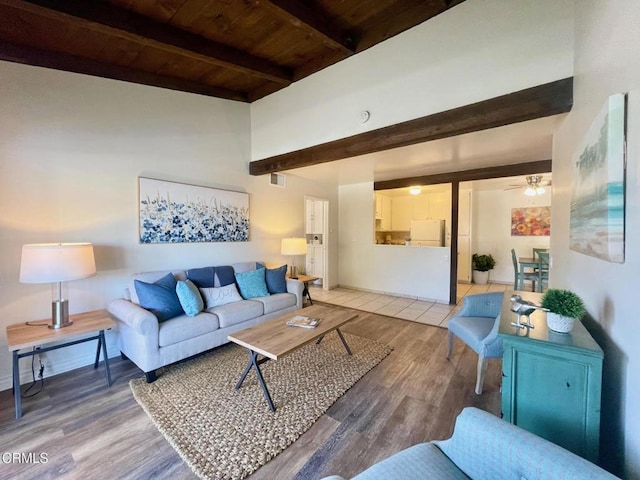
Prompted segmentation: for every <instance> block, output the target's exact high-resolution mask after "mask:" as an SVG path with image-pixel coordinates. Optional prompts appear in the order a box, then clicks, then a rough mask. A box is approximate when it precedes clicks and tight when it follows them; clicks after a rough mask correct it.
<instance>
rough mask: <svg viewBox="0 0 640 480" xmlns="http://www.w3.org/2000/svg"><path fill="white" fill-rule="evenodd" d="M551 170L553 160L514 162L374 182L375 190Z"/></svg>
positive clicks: (531, 173)
mask: <svg viewBox="0 0 640 480" xmlns="http://www.w3.org/2000/svg"><path fill="white" fill-rule="evenodd" d="M550 171H551V160H539V161H536V162H527V163H514V164H512V165H499V166H497V167H486V168H476V169H473V170H461V171H457V172H447V173H437V174H434V175H422V176H419V177H407V178H398V179H395V180H384V181H380V182H374V184H373V189H374V190H389V189H393V188H404V187H412V186H414V185H438V184H441V183H453V182H469V181H471V180H486V179H488V178H504V177H517V176H519V175H533V174H536V173H545V172H550Z"/></svg>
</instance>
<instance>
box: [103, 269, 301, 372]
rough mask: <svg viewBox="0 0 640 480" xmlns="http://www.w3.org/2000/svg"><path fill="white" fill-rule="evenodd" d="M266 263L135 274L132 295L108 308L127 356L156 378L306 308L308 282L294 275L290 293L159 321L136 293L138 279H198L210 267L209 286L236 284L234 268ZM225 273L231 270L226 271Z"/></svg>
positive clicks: (242, 270)
mask: <svg viewBox="0 0 640 480" xmlns="http://www.w3.org/2000/svg"><path fill="white" fill-rule="evenodd" d="M260 266H261V264H256V262H248V263H238V264H233V265H231V266H225V267H206V268H202V269H194V270H173V271H158V272H146V273H137V274H133V275H132V276H131V279H130V283H129V288H128V289H127V290H128V297H129V298H121V299H117V300H113V301H112V302H110V303H109V305H108V307H107V309H108V311H109V313H111V315H112V316H113V317H114V319H115V320H116V324H117V332H118V336H119V344H120V351H121V352H122V354H123V356H125V357H127V358H129V359H130V360H132V361H133V362H134V363H135V364H136V365H137V366H138V367H139V368H140V369H141V370H142V371H143V372H144V373H145V376H146V378H147V382H152V381H154V380H155V379H156V369H158V368H160V367H163V366H165V365H169V364H171V363H174V362H177V361H179V360H183V359H185V358H189V357H191V356H193V355H197V354H199V353H202V352H205V351H207V350H210V349H212V348H214V347H217V346H219V345H222V344H224V343H227V342H228V340H227V335H229V334H230V333H233V332H237V331H239V330H242V329H245V328H248V327H251V326H254V325H257V324H258V323H260V322H264V321H266V320H270V319H272V318H276V317H278V316H281V315H283V314H286V313H288V312H292V311H295V310H298V309H300V308H302V302H303V296H302V291H303V289H304V285H303V284H302V282H300V281H298V280H291V279H286V290H287V291H286V293H275V294H271V295H266V296H264V297H258V298H251V299H249V300H243V299H238V301H233V302H231V303H226V304H223V305H218V306H213V307H208V306H207V305H205V307H204V308H205V309H204V310H203V311H201V312H200V313H197V314H196V315H195V316H188V315H186V314H184V313H183V314H180V315H178V316H176V317H173V318H170V319H168V320H166V321H159V320H158V319H159V317H157V316H156V315H154V313H152V312H151V311H149V310H148V309H145V308H143V307H141V306H140V299H139V297H138V294H137V292H136V280H138V281H141V282H145V283H147V284H151V283H154V282H156V281H158V280H159V279H161V278H163V277H166V275H167V274H168V273H172V274H173V277H174V278H175V279H176V280H183V281H184V280H186V279H187V278H189V279H191V277H193V278H194V283H196V282H195V278H198V279H199V280H201V279H202V276H203V272H204V273H206V274H207V275H208V276H209V277H210V278H209V284H208V286H210V287H213V289H217V288H219V287H223V286H225V285H230V282H233V280H232V279H233V274H234V273H243V272H249V271H252V270H256V268H257V267H260ZM285 268H286V267H285ZM231 269H232V270H231ZM219 272H226V275H220V274H219ZM229 272H231V274H230V273H229ZM229 275H231V277H229ZM230 278H231V280H230ZM221 279H222V281H221ZM205 281H206V280H205ZM283 281H284V279H283ZM196 285H198V284H197V283H196ZM198 286H199V285H198ZM199 290H200V291H201V292H202V293H204V291H203V290H202V289H199ZM203 297H206V295H203ZM143 303H144V302H143Z"/></svg>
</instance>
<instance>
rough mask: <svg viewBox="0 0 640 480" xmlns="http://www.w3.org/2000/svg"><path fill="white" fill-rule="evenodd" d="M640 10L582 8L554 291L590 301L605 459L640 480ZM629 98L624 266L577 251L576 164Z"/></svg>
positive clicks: (557, 168) (562, 157)
mask: <svg viewBox="0 0 640 480" xmlns="http://www.w3.org/2000/svg"><path fill="white" fill-rule="evenodd" d="M637 45H640V4H639V2H638V1H637V0H616V1H610V2H602V1H599V0H583V1H580V2H575V67H574V68H575V82H574V97H573V98H574V105H573V109H572V111H571V113H570V114H569V115H568V116H567V118H566V120H565V121H564V123H563V124H562V126H561V127H560V128H559V129H558V131H557V132H556V135H555V136H554V148H553V182H554V188H553V205H554V208H553V212H552V222H553V235H552V238H551V253H552V257H553V262H554V267H553V268H552V270H551V278H550V282H551V285H552V286H554V287H561V288H569V289H572V290H574V291H576V292H577V293H578V294H579V295H580V296H581V297H582V298H583V299H584V301H585V303H586V306H587V310H588V313H589V316H590V317H591V321H588V320H587V321H586V323H587V325H588V326H589V327H590V329H591V330H593V331H594V332H595V334H596V338H597V339H598V341H599V343H600V345H601V346H602V347H603V348H604V350H605V370H604V388H603V398H602V428H601V433H602V435H601V453H602V454H603V455H604V457H605V464H606V466H607V467H608V468H610V469H612V470H613V471H614V473H617V474H618V475H623V476H624V478H628V479H637V478H640V409H638V400H639V399H640V375H639V374H638V372H640V348H638V346H639V345H640V328H639V327H638V307H637V304H638V302H637V299H636V298H635V297H636V295H637V292H636V290H637V288H636V286H637V281H638V272H640V248H639V245H640V209H639V208H638V206H639V199H640V197H639V187H640V185H639V180H640V170H639V169H638V161H639V160H640V55H638V50H637V48H636V46H637ZM619 92H628V114H627V123H628V126H627V173H626V227H625V228H626V233H625V236H626V239H625V242H626V248H625V250H626V251H625V262H624V264H615V263H608V262H605V261H603V260H598V259H596V258H592V257H588V256H586V255H582V254H580V253H576V252H573V251H570V250H569V202H570V196H571V185H572V164H573V162H574V160H575V156H574V155H575V154H576V152H577V151H579V148H580V147H579V146H580V143H581V140H582V138H583V136H584V135H585V133H586V131H587V130H588V128H589V126H590V125H591V123H592V122H593V120H594V118H595V116H596V115H597V114H598V112H599V111H600V109H601V108H602V107H603V105H604V103H605V101H606V99H607V97H608V96H609V95H611V94H614V93H619Z"/></svg>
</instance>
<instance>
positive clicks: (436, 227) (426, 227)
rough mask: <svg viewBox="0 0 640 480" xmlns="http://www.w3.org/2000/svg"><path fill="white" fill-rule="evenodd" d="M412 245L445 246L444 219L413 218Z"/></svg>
mask: <svg viewBox="0 0 640 480" xmlns="http://www.w3.org/2000/svg"><path fill="white" fill-rule="evenodd" d="M411 245H412V246H420V247H442V246H444V220H439V219H428V220H411Z"/></svg>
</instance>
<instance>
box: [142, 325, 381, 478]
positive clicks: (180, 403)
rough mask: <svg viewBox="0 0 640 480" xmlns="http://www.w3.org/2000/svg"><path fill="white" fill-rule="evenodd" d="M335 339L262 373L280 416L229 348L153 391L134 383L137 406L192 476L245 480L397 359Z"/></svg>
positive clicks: (172, 372)
mask: <svg viewBox="0 0 640 480" xmlns="http://www.w3.org/2000/svg"><path fill="white" fill-rule="evenodd" d="M344 336H345V339H346V340H347V343H348V344H349V346H350V347H351V351H352V352H353V356H348V355H347V353H346V351H345V349H344V346H343V345H342V343H341V342H340V339H339V337H338V335H337V334H336V333H335V332H332V333H330V334H329V335H327V336H326V337H325V338H324V340H323V341H322V343H321V344H320V345H316V344H315V343H312V344H310V345H307V346H305V347H303V348H301V349H299V350H297V351H295V352H294V353H292V354H291V355H288V356H286V357H284V358H283V359H281V360H278V361H269V362H266V363H264V364H262V365H261V367H260V368H261V370H262V373H263V375H264V378H265V382H266V384H267V387H268V388H269V391H270V393H271V398H272V399H273V401H274V404H275V406H276V411H275V413H272V412H271V410H269V407H268V406H267V402H266V401H265V399H264V396H263V394H262V390H261V388H260V385H259V384H258V381H257V379H256V375H255V372H254V371H253V370H252V371H251V372H250V373H249V375H248V376H247V378H246V380H245V381H244V384H243V385H242V387H241V388H240V389H239V390H235V384H236V382H237V381H238V378H239V377H240V374H241V373H242V371H243V369H244V367H245V366H246V364H247V361H248V360H249V355H248V353H247V350H246V349H244V348H242V347H239V346H237V345H235V344H228V345H225V346H222V347H219V348H217V349H215V350H214V351H212V352H210V353H208V354H206V355H204V356H202V357H199V358H196V359H193V360H190V361H188V362H184V363H181V364H177V365H172V366H169V367H167V368H165V369H163V370H162V371H161V372H160V374H161V375H159V377H158V379H157V380H156V381H155V382H154V383H151V384H148V383H146V382H145V379H144V378H138V379H134V380H131V382H130V386H131V390H132V391H133V395H134V397H135V399H136V400H137V402H138V403H139V404H140V405H141V406H142V408H143V409H144V410H145V411H146V412H147V414H148V415H149V417H151V420H152V421H153V423H154V424H155V425H156V427H158V429H159V430H160V432H162V434H163V435H164V436H165V437H166V439H167V440H168V441H169V443H170V444H171V445H172V446H173V448H175V450H176V451H177V452H178V453H179V454H180V456H181V457H182V458H183V459H184V461H185V462H186V463H187V464H188V465H189V466H190V467H191V469H192V470H193V471H194V472H195V473H196V475H198V476H199V477H200V478H203V479H242V478H245V477H246V476H248V475H249V474H251V473H252V472H254V471H255V470H257V469H258V468H259V467H260V466H261V465H264V464H265V463H267V462H268V461H269V460H271V459H272V458H273V457H275V456H276V455H278V453H280V452H282V451H283V450H284V449H285V448H287V447H288V446H289V445H291V444H292V443H293V442H294V441H295V440H296V439H297V438H298V437H299V436H300V435H302V434H303V433H304V432H305V431H307V430H308V429H309V428H310V427H311V426H312V425H313V423H314V422H315V421H316V420H317V419H318V418H319V417H320V416H321V415H322V414H323V413H324V412H326V411H327V409H328V408H329V407H330V406H331V405H332V404H333V403H334V402H335V401H336V400H337V399H338V398H339V397H340V396H342V395H343V394H344V393H345V392H346V391H347V390H348V389H349V388H351V387H352V386H353V385H354V384H355V383H356V382H357V381H358V380H359V379H360V378H362V377H363V376H364V375H365V374H366V373H367V372H368V371H369V370H371V369H372V368H373V367H375V366H376V365H377V364H378V363H379V362H380V361H382V359H384V358H385V357H386V356H387V355H389V353H391V347H389V346H387V345H383V344H381V343H378V342H376V341H373V340H369V339H366V338H362V337H357V336H354V335H349V334H344Z"/></svg>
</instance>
